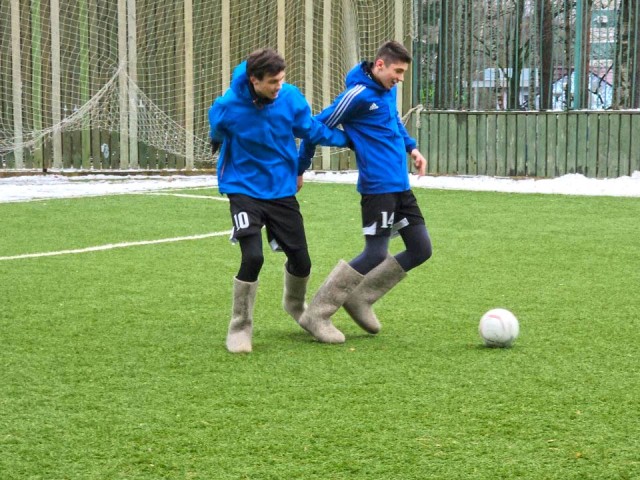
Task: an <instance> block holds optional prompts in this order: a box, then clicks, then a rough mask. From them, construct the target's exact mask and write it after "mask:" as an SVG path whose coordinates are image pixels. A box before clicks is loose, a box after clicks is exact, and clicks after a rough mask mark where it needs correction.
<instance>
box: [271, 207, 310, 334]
mask: <svg viewBox="0 0 640 480" xmlns="http://www.w3.org/2000/svg"><path fill="white" fill-rule="evenodd" d="M266 227H267V237H268V239H269V244H270V245H271V248H272V249H274V250H281V251H283V252H284V253H285V255H286V256H287V261H286V262H285V264H284V288H283V293H282V307H283V308H284V310H285V311H286V312H287V313H288V314H289V315H291V317H293V319H294V320H295V321H296V322H298V320H299V319H300V316H301V315H302V312H304V309H305V308H306V303H305V297H306V293H307V282H308V281H309V274H310V272H311V258H310V257H309V249H308V247H307V237H306V234H305V230H304V221H303V219H302V214H301V213H300V205H299V204H298V201H297V200H296V198H295V197H288V198H282V199H278V200H272V201H269V202H268V207H267V220H266Z"/></svg>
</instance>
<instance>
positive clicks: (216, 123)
mask: <svg viewBox="0 0 640 480" xmlns="http://www.w3.org/2000/svg"><path fill="white" fill-rule="evenodd" d="M225 110H226V108H225V107H224V105H223V104H222V102H220V100H219V99H218V100H216V101H215V102H214V103H213V105H211V107H209V141H210V142H211V153H215V152H216V151H217V150H218V148H219V147H220V145H222V142H223V141H224V133H222V132H223V131H224V113H225Z"/></svg>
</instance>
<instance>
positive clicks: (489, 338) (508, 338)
mask: <svg viewBox="0 0 640 480" xmlns="http://www.w3.org/2000/svg"><path fill="white" fill-rule="evenodd" d="M478 332H479V333H480V337H481V338H482V341H483V342H484V344H485V345H486V346H487V347H497V348H504V347H510V346H511V344H512V343H513V341H514V340H515V339H516V338H518V334H519V333H520V324H519V323H518V319H517V318H516V316H515V315H514V314H513V313H511V312H510V311H509V310H506V309H504V308H494V309H493V310H489V311H488V312H487V313H485V314H484V315H483V316H482V318H481V319H480V325H479V326H478Z"/></svg>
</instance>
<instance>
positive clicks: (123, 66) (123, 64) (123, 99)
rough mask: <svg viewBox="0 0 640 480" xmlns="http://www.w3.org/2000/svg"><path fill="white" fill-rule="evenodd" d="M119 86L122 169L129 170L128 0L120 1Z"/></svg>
mask: <svg viewBox="0 0 640 480" xmlns="http://www.w3.org/2000/svg"><path fill="white" fill-rule="evenodd" d="M118 61H119V70H120V73H119V74H118V86H119V93H120V102H119V106H120V165H119V166H120V168H123V169H124V168H129V86H128V83H129V80H128V76H127V69H128V64H129V59H128V56H127V0H118Z"/></svg>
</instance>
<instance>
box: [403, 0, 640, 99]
mask: <svg viewBox="0 0 640 480" xmlns="http://www.w3.org/2000/svg"><path fill="white" fill-rule="evenodd" d="M414 8H415V22H416V35H415V39H414V55H415V59H416V61H415V71H414V77H413V102H414V104H418V103H421V104H423V105H424V106H425V107H426V108H427V109H435V110H449V109H451V110H465V111H469V110H481V111H496V110H498V111H502V110H509V111H513V110H528V111H532V110H541V111H547V110H556V111H558V110H560V111H561V110H565V111H566V110H580V109H589V110H610V109H635V108H640V2H639V1H637V0H418V1H417V2H416V3H415V5H414Z"/></svg>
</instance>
